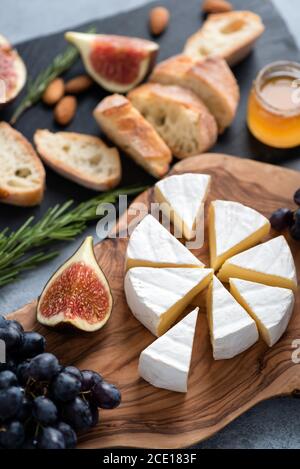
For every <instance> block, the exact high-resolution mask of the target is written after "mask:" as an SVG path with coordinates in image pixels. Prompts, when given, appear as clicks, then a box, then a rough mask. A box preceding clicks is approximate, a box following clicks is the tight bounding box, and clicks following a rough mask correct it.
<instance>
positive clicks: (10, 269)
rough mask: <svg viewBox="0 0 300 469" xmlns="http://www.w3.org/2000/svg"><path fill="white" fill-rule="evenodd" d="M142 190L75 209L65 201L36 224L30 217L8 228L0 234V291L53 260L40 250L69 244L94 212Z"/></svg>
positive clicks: (109, 195)
mask: <svg viewBox="0 0 300 469" xmlns="http://www.w3.org/2000/svg"><path fill="white" fill-rule="evenodd" d="M144 189H146V188H145V187H136V186H133V187H127V188H121V189H119V190H118V189H116V190H112V191H110V192H106V193H105V194H101V195H99V196H96V197H94V198H92V199H89V200H87V201H85V202H82V203H80V204H79V205H77V206H75V207H73V201H72V200H69V201H67V202H65V203H64V204H62V205H59V204H58V205H55V207H52V208H50V209H49V210H48V211H47V212H46V213H45V214H44V216H43V217H42V218H41V219H40V220H38V221H37V222H34V217H30V218H28V220H27V221H26V222H25V223H24V224H23V225H22V226H21V227H20V228H19V229H18V230H17V231H10V230H9V229H8V228H5V229H4V230H2V231H0V287H1V286H3V285H6V284H8V283H10V282H12V281H14V280H15V279H16V278H17V277H18V275H19V274H21V273H22V272H23V271H25V270H28V269H33V268H35V267H36V266H37V265H39V264H40V263H42V262H45V261H46V260H49V259H52V258H53V257H55V256H57V254H58V252H57V251H51V252H44V251H43V250H41V249H40V248H42V247H44V246H46V245H49V244H51V243H53V242H55V241H72V240H73V239H74V238H75V237H76V236H78V235H79V234H80V233H82V232H83V231H84V230H85V228H86V226H87V223H88V222H89V221H92V220H95V219H99V218H100V217H101V216H102V215H99V209H98V211H97V208H98V207H99V205H101V204H105V203H116V202H117V199H118V196H119V195H121V194H126V195H134V194H137V193H140V192H142V191H143V190H144ZM96 212H97V213H96ZM103 215H104V211H103Z"/></svg>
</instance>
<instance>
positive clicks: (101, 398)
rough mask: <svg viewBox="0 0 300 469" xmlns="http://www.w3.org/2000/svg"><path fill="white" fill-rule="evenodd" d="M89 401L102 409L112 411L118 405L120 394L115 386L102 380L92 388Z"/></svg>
mask: <svg viewBox="0 0 300 469" xmlns="http://www.w3.org/2000/svg"><path fill="white" fill-rule="evenodd" d="M91 399H92V402H94V403H95V404H96V405H97V406H98V407H101V408H102V409H113V408H114V407H118V405H120V402H121V393H120V391H119V390H118V388H116V386H114V385H113V384H110V383H107V382H106V381H104V380H103V381H100V382H99V383H97V384H95V386H94V387H93V389H92V391H91Z"/></svg>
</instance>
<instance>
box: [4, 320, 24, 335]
mask: <svg viewBox="0 0 300 469" xmlns="http://www.w3.org/2000/svg"><path fill="white" fill-rule="evenodd" d="M8 322H9V326H10V327H14V328H15V329H16V330H17V331H19V332H24V327H23V326H22V324H20V323H19V322H18V321H15V320H14V319H13V320H10V321H8Z"/></svg>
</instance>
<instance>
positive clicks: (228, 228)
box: [212, 200, 270, 257]
mask: <svg viewBox="0 0 300 469" xmlns="http://www.w3.org/2000/svg"><path fill="white" fill-rule="evenodd" d="M212 206H213V208H214V221H215V224H214V230H215V237H216V256H217V257H219V256H222V255H223V254H225V253H226V252H227V251H229V250H231V249H232V248H234V247H235V246H237V245H238V244H240V243H242V242H243V241H244V240H246V239H247V238H249V237H250V236H251V235H253V234H254V233H255V232H257V231H258V230H260V229H261V228H262V227H264V226H265V225H267V226H269V225H270V222H269V220H268V219H267V218H266V217H265V216H263V215H261V213H259V212H257V211H256V210H254V209H253V208H250V207H247V206H246V205H243V204H240V203H239V202H233V201H227V200H215V201H214V202H212ZM258 241H259V240H258ZM247 247H249V246H247Z"/></svg>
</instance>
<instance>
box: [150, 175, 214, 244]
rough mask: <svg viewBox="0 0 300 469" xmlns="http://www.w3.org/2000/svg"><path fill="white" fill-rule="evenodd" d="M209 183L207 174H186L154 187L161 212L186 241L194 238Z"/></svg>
mask: <svg viewBox="0 0 300 469" xmlns="http://www.w3.org/2000/svg"><path fill="white" fill-rule="evenodd" d="M210 181H211V176H209V175H208V174H193V173H186V174H181V175H174V176H169V177H166V178H165V179H162V180H160V181H158V182H157V183H156V184H155V186H154V194H155V199H156V201H157V202H159V203H160V204H161V210H162V212H163V213H164V214H165V216H167V217H169V218H170V220H171V221H172V223H173V224H174V226H175V227H176V229H177V230H178V232H179V233H180V232H181V233H183V236H184V237H185V238H186V239H188V240H190V239H192V238H194V236H195V234H196V224H197V221H198V220H199V221H200V220H201V216H203V213H204V202H205V199H206V197H207V193H208V190H209V186H210Z"/></svg>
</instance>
